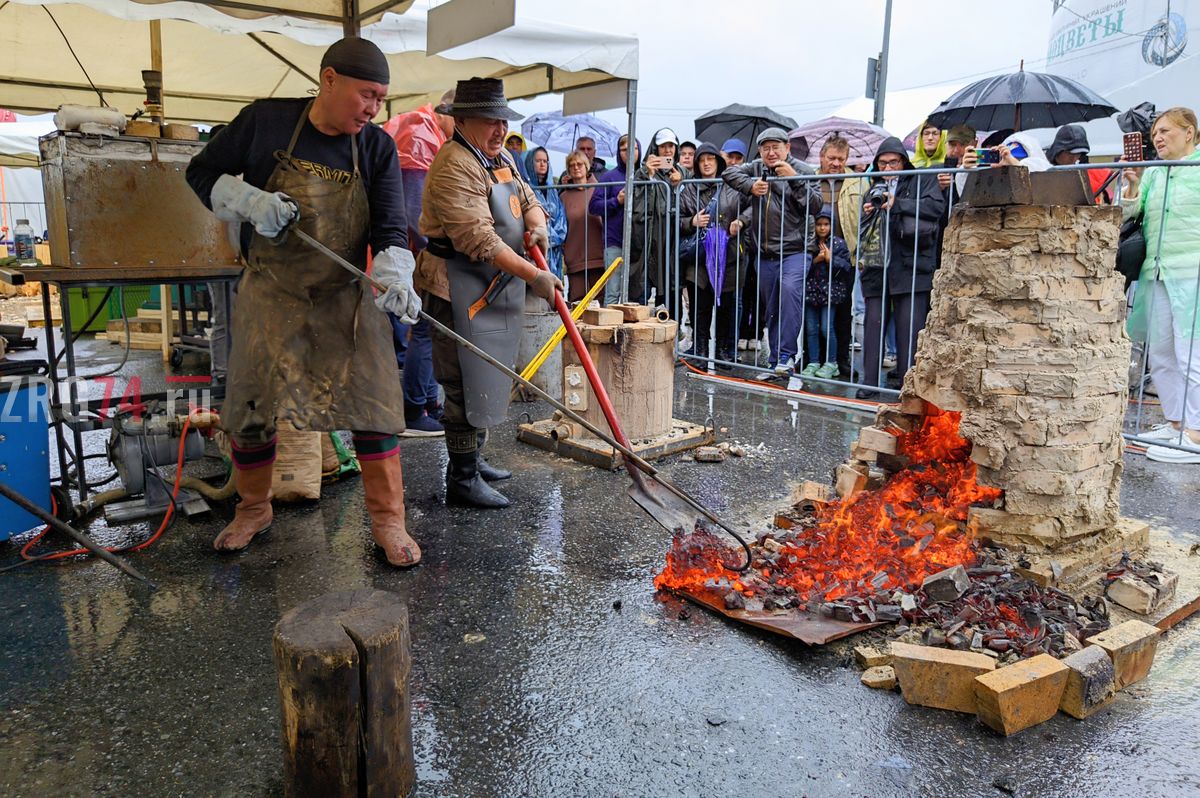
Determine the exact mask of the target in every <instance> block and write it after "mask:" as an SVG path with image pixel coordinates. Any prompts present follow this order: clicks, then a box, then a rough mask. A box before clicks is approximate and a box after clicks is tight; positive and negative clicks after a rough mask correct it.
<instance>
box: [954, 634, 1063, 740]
mask: <svg viewBox="0 0 1200 798" xmlns="http://www.w3.org/2000/svg"><path fill="white" fill-rule="evenodd" d="M1066 686H1067V666H1065V665H1063V664H1062V663H1061V662H1059V661H1058V660H1056V659H1055V658H1054V657H1052V656H1050V655H1049V654H1038V655H1037V656H1036V657H1031V658H1030V659H1027V660H1022V661H1020V662H1017V663H1014V664H1012V665H1009V666H1007V667H1004V668H1000V669H998V670H995V671H992V672H991V673H985V674H983V675H982V676H979V677H977V678H976V679H975V709H976V711H975V714H976V716H977V717H978V718H979V719H980V720H981V721H983V722H984V723H985V724H987V725H988V726H990V727H992V728H993V729H995V730H996V731H998V732H1000V733H1001V734H1004V735H1006V736H1007V735H1010V734H1016V733H1017V732H1019V731H1022V730H1024V729H1028V728H1029V727H1030V726H1036V725H1037V724H1039V723H1042V722H1044V721H1047V720H1050V718H1052V717H1054V715H1055V713H1057V712H1058V707H1059V705H1060V704H1061V703H1062V696H1063V691H1064V690H1065V689H1066Z"/></svg>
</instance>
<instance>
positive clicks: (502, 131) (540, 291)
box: [416, 78, 562, 507]
mask: <svg viewBox="0 0 1200 798" xmlns="http://www.w3.org/2000/svg"><path fill="white" fill-rule="evenodd" d="M449 112H450V115H451V116H453V117H454V135H453V136H452V137H451V139H450V141H448V142H446V145H445V146H444V147H442V149H441V150H440V151H439V152H438V154H437V157H436V158H434V160H433V165H432V166H430V168H429V176H428V177H427V178H426V181H425V197H424V202H423V205H422V211H421V221H420V225H419V229H420V231H421V234H422V235H424V236H427V237H428V239H429V244H428V246H427V248H426V249H425V251H424V252H422V253H421V256H420V261H419V262H418V264H417V277H416V285H417V288H418V290H419V291H420V292H421V298H422V302H423V305H424V307H425V310H426V311H427V312H428V313H429V314H430V315H431V316H432V317H433V318H435V319H437V320H438V321H440V322H442V323H443V324H445V325H446V326H448V327H452V328H453V329H454V331H455V332H457V333H459V334H460V335H463V336H466V337H467V338H469V339H470V340H471V342H472V343H474V344H475V345H477V346H479V347H481V348H482V349H484V350H485V351H486V352H488V353H489V354H490V355H492V356H493V357H495V358H496V359H498V360H500V361H501V362H502V363H506V364H509V365H512V364H513V363H514V362H515V361H516V356H517V346H518V344H519V342H520V338H521V331H522V324H521V315H522V314H523V313H524V311H525V293H526V289H527V288H528V290H531V291H532V292H533V293H534V294H536V295H537V296H539V297H541V298H542V299H544V300H546V301H547V302H552V301H553V298H554V292H555V291H556V290H562V284H561V283H560V282H559V281H558V280H557V278H555V277H554V275H552V274H551V273H550V272H547V271H542V270H540V269H538V268H537V267H536V266H534V265H533V264H532V263H530V262H529V261H528V260H526V259H525V258H524V257H523V255H522V254H521V253H523V252H524V250H525V244H524V236H525V233H526V232H529V233H530V234H531V238H532V240H533V243H534V244H535V245H537V246H538V247H540V248H541V249H542V251H543V252H545V251H546V249H547V248H548V246H549V238H548V235H547V232H546V214H545V212H544V211H543V210H542V206H541V205H540V204H539V203H538V201H537V198H536V197H535V196H534V193H533V191H532V189H530V187H529V185H528V184H527V183H526V182H525V181H524V180H523V179H522V178H521V176H520V174H519V173H518V171H517V167H516V164H515V162H514V161H513V159H512V157H511V156H510V155H509V153H508V152H507V151H506V150H505V149H504V143H505V140H506V138H507V136H508V123H509V121H511V120H516V119H520V118H521V115H520V114H518V113H516V112H515V111H513V110H512V109H511V108H509V107H508V100H507V99H505V97H504V84H503V82H501V81H500V80H497V79H495V78H471V79H470V80H461V81H459V82H458V86H457V88H456V89H455V93H454V103H453V104H452V105H451V106H450V108H449ZM433 347H434V353H433V354H434V356H433V362H434V371H435V373H436V375H437V379H438V382H440V383H441V385H442V388H443V389H444V390H445V393H446V403H445V414H444V416H443V422H442V423H443V425H444V426H445V428H446V451H447V452H448V453H449V459H450V462H449V465H448V466H447V469H446V502H447V503H448V504H463V505H468V506H472V507H506V506H508V503H509V502H508V499H507V498H506V497H505V496H504V495H503V494H501V493H500V492H499V491H497V490H496V489H495V488H493V487H492V486H491V485H489V484H488V483H489V482H493V481H496V480H501V479H507V478H508V477H510V476H512V474H511V472H509V471H505V470H502V469H499V468H495V467H494V466H492V465H490V464H489V463H488V462H487V461H486V460H484V459H483V457H482V455H481V454H480V449H481V447H482V446H483V443H484V441H485V440H486V437H487V428H488V427H490V426H493V425H495V424H498V423H500V422H501V421H503V420H505V418H506V417H507V414H508V400H509V395H510V393H511V391H512V381H511V380H510V379H509V378H508V377H506V376H504V374H502V373H501V372H500V371H498V370H497V369H495V368H493V367H492V366H490V365H488V364H487V363H486V362H485V361H484V360H482V359H481V358H479V357H477V356H476V355H473V354H471V353H470V352H469V351H467V350H466V349H465V348H463V347H461V346H459V345H458V344H456V343H455V342H454V341H453V340H451V339H450V338H449V337H448V336H446V335H444V334H440V333H438V332H437V331H436V330H435V331H434V334H433Z"/></svg>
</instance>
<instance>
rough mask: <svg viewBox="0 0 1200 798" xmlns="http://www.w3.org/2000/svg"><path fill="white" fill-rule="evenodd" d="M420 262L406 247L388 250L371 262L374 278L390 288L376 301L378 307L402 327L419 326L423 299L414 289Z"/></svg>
mask: <svg viewBox="0 0 1200 798" xmlns="http://www.w3.org/2000/svg"><path fill="white" fill-rule="evenodd" d="M416 268H417V262H416V261H415V260H413V256H412V253H411V252H409V251H408V250H407V249H406V248H404V247H388V248H387V249H385V250H384V251H383V252H380V253H379V254H378V255H375V256H374V258H373V259H372V261H371V276H372V277H374V278H375V279H376V280H378V281H379V282H381V283H383V284H384V285H386V286H387V291H386V292H385V293H382V294H380V295H379V296H377V297H375V306H376V307H377V308H379V309H380V310H383V311H387V312H388V313H391V314H392V315H394V316H397V317H398V318H399V319H400V323H401V324H416V323H417V320H418V318H420V313H421V298H420V297H419V296H417V292H416V291H415V290H414V289H413V272H414V271H416Z"/></svg>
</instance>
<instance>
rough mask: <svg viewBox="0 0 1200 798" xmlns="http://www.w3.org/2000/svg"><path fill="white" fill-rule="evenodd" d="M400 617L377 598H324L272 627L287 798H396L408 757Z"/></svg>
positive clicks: (390, 599)
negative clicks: (386, 797) (310, 797)
mask: <svg viewBox="0 0 1200 798" xmlns="http://www.w3.org/2000/svg"><path fill="white" fill-rule="evenodd" d="M408 645H409V641H408V610H407V608H406V607H405V605H404V602H403V601H401V600H400V598H399V597H398V596H397V595H396V594H394V593H389V592H386V591H382V590H352V591H346V592H341V593H328V594H326V595H324V596H319V597H318V598H315V599H313V600H311V601H308V602H306V603H304V604H301V605H300V606H298V607H295V608H293V609H291V610H289V611H288V612H287V613H285V614H284V616H283V617H282V618H281V619H280V620H279V623H278V624H276V626H275V639H274V649H275V667H276V670H277V671H278V674H279V703H280V707H281V712H282V721H283V748H284V779H283V783H284V794H285V795H286V796H289V798H306V797H307V796H314V798H315V797H316V796H321V798H359V797H360V796H369V797H370V798H375V797H376V796H378V797H379V798H383V796H389V797H391V796H405V795H407V794H408V793H409V791H410V790H411V789H412V787H413V784H414V782H415V781H416V773H415V770H414V763H413V753H412V726H411V714H412V707H411V705H410V703H409V696H408V674H409V670H410V668H411V660H410V658H409V650H408Z"/></svg>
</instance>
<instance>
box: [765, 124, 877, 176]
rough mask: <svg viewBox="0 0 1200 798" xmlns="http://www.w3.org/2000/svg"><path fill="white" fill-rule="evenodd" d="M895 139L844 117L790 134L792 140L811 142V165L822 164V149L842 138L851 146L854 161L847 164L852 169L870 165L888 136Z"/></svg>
mask: <svg viewBox="0 0 1200 798" xmlns="http://www.w3.org/2000/svg"><path fill="white" fill-rule="evenodd" d="M890 135H892V134H891V133H888V132H887V131H886V130H884V129H883V128H881V127H879V126H878V125H872V124H871V123H870V122H861V121H859V120H857V119H846V118H845V117H841V116H827V117H825V118H824V119H818V120H817V121H815V122H808V123H806V124H803V125H801V126H800V127H798V128H795V129H794V130H792V131H791V132H789V133H788V138H789V139H796V138H803V139H804V140H805V141H807V142H808V158H807V159H805V160H807V161H808V162H809V163H811V164H818V163H820V162H821V146H822V145H823V144H824V143H825V141H826V140H827V139H829V138H831V137H833V136H841V137H842V138H844V139H845V140H846V141H847V142H849V143H850V157H849V158H848V159H847V161H846V163H847V165H849V166H858V165H859V164H869V163H871V161H872V160H874V158H875V151H876V150H877V149H879V145H880V144H881V143H882V142H883V140H884V139H886V138H887V137H888V136H890Z"/></svg>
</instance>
